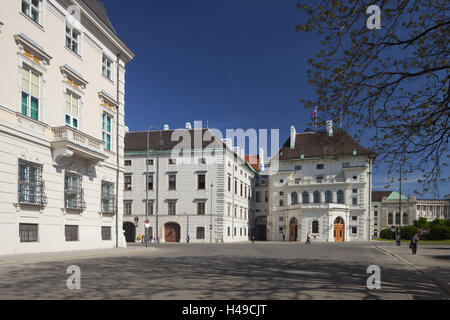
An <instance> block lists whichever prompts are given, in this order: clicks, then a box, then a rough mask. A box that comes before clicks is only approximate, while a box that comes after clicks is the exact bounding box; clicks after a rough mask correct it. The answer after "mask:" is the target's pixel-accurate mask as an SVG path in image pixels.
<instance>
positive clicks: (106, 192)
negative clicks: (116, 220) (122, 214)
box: [102, 181, 116, 213]
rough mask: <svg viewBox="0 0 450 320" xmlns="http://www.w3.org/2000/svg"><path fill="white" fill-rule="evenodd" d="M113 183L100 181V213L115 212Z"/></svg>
mask: <svg viewBox="0 0 450 320" xmlns="http://www.w3.org/2000/svg"><path fill="white" fill-rule="evenodd" d="M115 203H116V197H115V196H114V183H110V182H106V181H102V212H105V213H114V212H115Z"/></svg>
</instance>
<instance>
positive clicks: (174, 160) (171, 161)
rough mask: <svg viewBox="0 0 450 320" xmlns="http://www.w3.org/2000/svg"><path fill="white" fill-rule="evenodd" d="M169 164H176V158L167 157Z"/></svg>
mask: <svg viewBox="0 0 450 320" xmlns="http://www.w3.org/2000/svg"><path fill="white" fill-rule="evenodd" d="M169 164H170V165H172V164H177V160H176V159H169Z"/></svg>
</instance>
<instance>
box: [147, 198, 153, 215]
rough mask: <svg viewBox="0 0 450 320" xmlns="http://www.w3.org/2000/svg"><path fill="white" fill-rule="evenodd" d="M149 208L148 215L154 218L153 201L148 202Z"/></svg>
mask: <svg viewBox="0 0 450 320" xmlns="http://www.w3.org/2000/svg"><path fill="white" fill-rule="evenodd" d="M147 207H148V215H149V216H152V215H153V214H154V213H153V207H154V206H153V200H149V201H148V204H147Z"/></svg>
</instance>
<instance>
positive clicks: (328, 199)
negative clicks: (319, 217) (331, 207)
mask: <svg viewBox="0 0 450 320" xmlns="http://www.w3.org/2000/svg"><path fill="white" fill-rule="evenodd" d="M332 202H333V198H332V193H331V191H326V192H325V203H332Z"/></svg>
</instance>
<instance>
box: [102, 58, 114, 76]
mask: <svg viewBox="0 0 450 320" xmlns="http://www.w3.org/2000/svg"><path fill="white" fill-rule="evenodd" d="M102 73H103V75H104V76H105V77H107V78H108V79H109V80H112V61H111V60H109V59H108V58H107V57H106V56H103V65H102Z"/></svg>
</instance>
